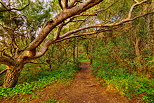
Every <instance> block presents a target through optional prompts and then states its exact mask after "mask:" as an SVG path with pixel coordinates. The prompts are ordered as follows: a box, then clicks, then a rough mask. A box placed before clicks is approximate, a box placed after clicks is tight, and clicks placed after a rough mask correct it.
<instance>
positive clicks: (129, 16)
mask: <svg viewBox="0 0 154 103" xmlns="http://www.w3.org/2000/svg"><path fill="white" fill-rule="evenodd" d="M134 1H136V0H134ZM145 2H147V0H143V1H141V2H138V1H136V3H135V4H134V5H132V6H131V8H130V10H129V13H128V18H127V19H130V18H131V16H132V12H133V9H134V8H135V7H136V6H138V5H141V4H143V3H145Z"/></svg>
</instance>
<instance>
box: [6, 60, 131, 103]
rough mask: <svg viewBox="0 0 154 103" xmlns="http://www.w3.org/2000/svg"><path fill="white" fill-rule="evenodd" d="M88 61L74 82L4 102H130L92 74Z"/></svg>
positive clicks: (56, 84)
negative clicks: (21, 98)
mask: <svg viewBox="0 0 154 103" xmlns="http://www.w3.org/2000/svg"><path fill="white" fill-rule="evenodd" d="M89 68H90V67H89V65H88V63H85V62H83V63H81V70H80V71H79V72H78V74H77V75H76V77H75V78H74V79H73V80H72V82H68V83H55V84H54V85H51V86H47V87H46V88H44V89H42V90H40V91H37V92H34V94H33V95H29V96H28V97H24V100H22V101H21V100H18V101H5V102H3V103H23V102H24V103H25V102H28V103H129V101H128V100H127V98H125V97H123V96H120V95H118V94H116V92H115V91H114V90H107V88H106V87H103V86H102V85H101V84H100V83H99V82H98V81H97V80H96V78H95V77H94V76H93V75H91V71H90V69H89ZM27 98H29V99H27Z"/></svg>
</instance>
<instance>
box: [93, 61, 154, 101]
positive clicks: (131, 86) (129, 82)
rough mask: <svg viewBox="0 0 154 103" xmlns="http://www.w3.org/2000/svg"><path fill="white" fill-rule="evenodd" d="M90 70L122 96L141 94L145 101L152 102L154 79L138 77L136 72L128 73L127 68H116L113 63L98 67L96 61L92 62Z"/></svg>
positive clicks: (153, 97) (153, 99)
mask: <svg viewBox="0 0 154 103" xmlns="http://www.w3.org/2000/svg"><path fill="white" fill-rule="evenodd" d="M92 70H93V73H94V75H96V76H97V77H98V78H99V79H100V81H101V80H102V82H103V81H105V82H104V83H105V84H106V85H110V86H111V87H112V88H115V89H117V90H119V91H120V92H121V93H122V94H123V95H124V96H127V97H128V98H132V97H140V96H141V98H142V100H144V101H146V103H154V79H148V78H146V77H138V76H137V75H136V74H137V73H134V74H130V73H128V71H127V68H119V69H117V68H116V66H114V65H113V64H103V66H102V67H101V68H100V67H99V68H98V62H94V63H93V68H92ZM104 83H103V84H104ZM138 99H140V98H138Z"/></svg>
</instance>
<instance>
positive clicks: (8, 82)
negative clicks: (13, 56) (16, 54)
mask: <svg viewBox="0 0 154 103" xmlns="http://www.w3.org/2000/svg"><path fill="white" fill-rule="evenodd" d="M22 68H23V65H19V66H16V67H15V66H13V67H10V68H9V69H8V70H7V72H6V76H5V78H4V83H3V88H12V87H14V86H15V85H16V84H17V82H18V78H19V76H20V72H21V69H22Z"/></svg>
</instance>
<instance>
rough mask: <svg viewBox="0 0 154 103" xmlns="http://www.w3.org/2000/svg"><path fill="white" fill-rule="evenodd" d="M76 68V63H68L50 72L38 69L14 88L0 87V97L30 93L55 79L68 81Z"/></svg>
mask: <svg viewBox="0 0 154 103" xmlns="http://www.w3.org/2000/svg"><path fill="white" fill-rule="evenodd" d="M78 68H79V67H76V65H73V64H69V65H67V66H65V67H62V68H59V69H58V70H54V71H52V72H49V71H40V72H39V73H38V74H37V75H35V76H32V77H30V78H29V79H27V81H25V82H23V83H22V84H18V85H16V86H15V87H14V88H2V87H0V98H13V97H17V96H19V95H20V96H22V95H25V94H30V93H33V91H36V90H38V89H41V88H44V87H46V86H47V85H50V84H53V83H54V82H55V81H58V82H65V81H69V80H71V79H72V78H73V77H74V76H75V72H76V71H77V70H78ZM27 73H28V72H27ZM29 73H30V72H29ZM31 75H32V72H31ZM24 76H25V75H24Z"/></svg>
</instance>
